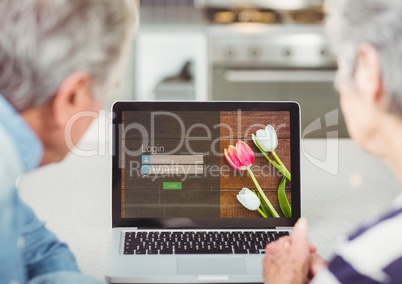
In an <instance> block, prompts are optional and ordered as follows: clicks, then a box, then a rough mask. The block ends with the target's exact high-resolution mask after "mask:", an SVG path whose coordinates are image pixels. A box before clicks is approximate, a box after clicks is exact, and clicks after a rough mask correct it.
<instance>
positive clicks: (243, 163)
mask: <svg viewBox="0 0 402 284" xmlns="http://www.w3.org/2000/svg"><path fill="white" fill-rule="evenodd" d="M225 158H226V161H228V163H229V165H230V166H231V167H232V168H234V169H235V170H245V169H247V168H249V167H251V166H252V165H253V164H254V152H253V150H251V148H250V146H248V145H247V144H246V143H244V142H243V141H237V143H236V147H234V146H232V145H230V146H229V148H228V149H225Z"/></svg>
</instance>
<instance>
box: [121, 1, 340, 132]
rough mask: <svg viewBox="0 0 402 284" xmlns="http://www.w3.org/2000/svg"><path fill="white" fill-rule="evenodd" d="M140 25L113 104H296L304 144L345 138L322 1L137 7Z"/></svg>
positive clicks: (167, 3) (160, 3) (162, 3)
mask: <svg viewBox="0 0 402 284" xmlns="http://www.w3.org/2000/svg"><path fill="white" fill-rule="evenodd" d="M140 18H141V20H140V22H141V24H140V29H139V33H138V35H137V38H136V40H135V42H133V50H132V58H131V59H130V64H129V66H128V70H127V73H126V74H127V75H126V79H125V81H124V84H123V88H122V89H121V90H120V93H119V94H118V98H120V99H136V100H211V101H218V100H219V101H233V100H238V101H245V100H255V101H289V100H290V101H297V102H298V103H299V104H300V105H301V107H302V133H303V131H304V130H305V129H306V127H307V126H309V125H310V124H311V123H313V125H311V126H310V127H309V128H308V129H311V130H307V131H306V132H305V133H304V134H305V138H326V137H327V133H329V132H331V131H337V132H338V136H339V137H341V138H344V137H348V134H347V131H346V127H345V123H344V120H343V116H342V114H341V112H340V110H339V112H336V111H335V112H332V113H331V111H333V110H338V109H339V102H338V100H339V97H338V95H337V92H336V90H335V88H334V85H333V79H334V77H335V72H336V68H337V66H336V62H335V60H334V58H333V56H332V55H331V53H330V50H329V47H328V43H327V39H326V37H325V32H324V27H323V20H324V8H323V5H322V0H280V1H279V0H142V1H140ZM329 113H330V114H329ZM336 114H338V117H336ZM334 115H335V116H334ZM330 117H331V118H330ZM329 118H330V119H329ZM334 119H335V121H334ZM320 123H321V124H320ZM317 125H318V126H317ZM320 125H321V127H320ZM317 128H318V129H317ZM315 129H316V130H315ZM312 130H314V131H312Z"/></svg>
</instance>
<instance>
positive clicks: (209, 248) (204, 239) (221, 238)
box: [124, 231, 289, 254]
mask: <svg viewBox="0 0 402 284" xmlns="http://www.w3.org/2000/svg"><path fill="white" fill-rule="evenodd" d="M288 235H289V233H288V232H285V231H283V232H280V231H279V232H271V231H270V232H263V231H257V232H253V231H244V232H240V231H238V232H232V231H223V232H206V231H185V232H176V231H173V232H160V231H141V232H126V233H125V236H124V254H261V253H265V247H266V245H267V244H268V243H270V242H273V241H275V240H277V239H279V238H280V237H283V236H288Z"/></svg>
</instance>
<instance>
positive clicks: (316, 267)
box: [310, 254, 327, 276]
mask: <svg viewBox="0 0 402 284" xmlns="http://www.w3.org/2000/svg"><path fill="white" fill-rule="evenodd" d="M326 267H327V261H326V260H325V259H323V258H322V257H321V256H319V255H318V254H313V255H312V256H311V268H310V273H311V275H312V276H315V275H316V274H317V273H318V272H320V271H321V270H323V269H324V268H326Z"/></svg>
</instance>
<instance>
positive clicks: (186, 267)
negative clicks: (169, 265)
mask: <svg viewBox="0 0 402 284" xmlns="http://www.w3.org/2000/svg"><path fill="white" fill-rule="evenodd" d="M177 267H178V273H179V274H193V275H230V274H245V273H246V265H245V262H244V257H219V256H217V257H203V256H199V257H195V256H179V257H177Z"/></svg>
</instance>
